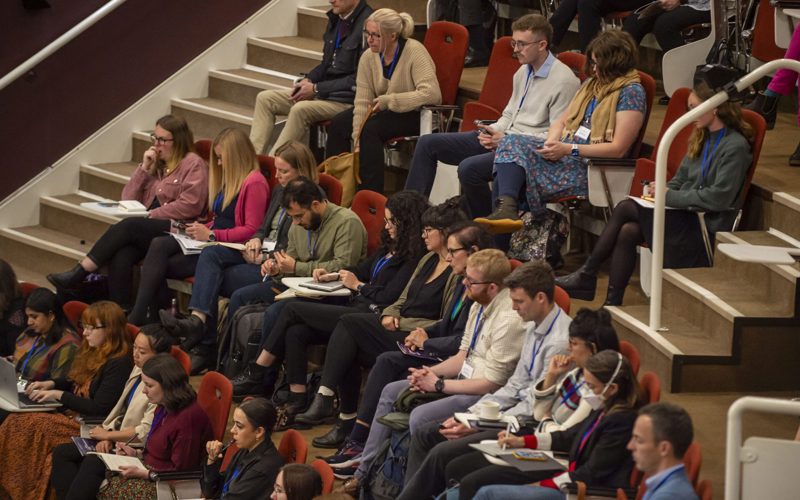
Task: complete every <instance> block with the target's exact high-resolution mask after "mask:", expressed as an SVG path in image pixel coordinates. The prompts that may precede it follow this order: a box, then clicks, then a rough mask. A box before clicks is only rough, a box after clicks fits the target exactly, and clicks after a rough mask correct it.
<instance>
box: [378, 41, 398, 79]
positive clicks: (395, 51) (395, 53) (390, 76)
mask: <svg viewBox="0 0 800 500" xmlns="http://www.w3.org/2000/svg"><path fill="white" fill-rule="evenodd" d="M399 53H400V41H399V40H398V41H397V47H395V49H394V57H393V58H392V64H391V66H389V77H388V78H387V80H391V79H392V75H393V74H394V67H395V65H396V64H397V54H399ZM380 58H381V67H383V54H382V53H381V54H380Z"/></svg>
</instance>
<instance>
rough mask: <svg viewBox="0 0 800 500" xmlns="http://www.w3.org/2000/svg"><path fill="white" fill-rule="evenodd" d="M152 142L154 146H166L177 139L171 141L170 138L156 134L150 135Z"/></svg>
mask: <svg viewBox="0 0 800 500" xmlns="http://www.w3.org/2000/svg"><path fill="white" fill-rule="evenodd" d="M150 140H151V141H152V142H153V144H166V143H168V142H174V141H175V139H170V138H169V137H160V136H157V135H156V134H150Z"/></svg>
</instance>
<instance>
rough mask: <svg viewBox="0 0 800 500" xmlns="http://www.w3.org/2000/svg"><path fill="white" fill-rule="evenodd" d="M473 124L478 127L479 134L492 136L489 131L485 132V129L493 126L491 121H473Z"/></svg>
mask: <svg viewBox="0 0 800 500" xmlns="http://www.w3.org/2000/svg"><path fill="white" fill-rule="evenodd" d="M473 123H474V124H475V126H476V127H478V130H479V131H480V132H481V133H483V134H489V135H491V134H492V133H491V132H490V131H489V130H487V127H488V126H490V125H493V124H494V121H493V120H475V121H474V122H473Z"/></svg>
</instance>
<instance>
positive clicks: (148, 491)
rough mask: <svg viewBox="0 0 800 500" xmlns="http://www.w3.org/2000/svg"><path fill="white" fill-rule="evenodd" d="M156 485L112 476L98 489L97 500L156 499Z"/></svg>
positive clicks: (144, 480)
mask: <svg viewBox="0 0 800 500" xmlns="http://www.w3.org/2000/svg"><path fill="white" fill-rule="evenodd" d="M156 496H157V495H156V483H154V482H152V481H149V480H147V479H125V478H124V477H122V476H113V477H112V478H111V479H109V480H108V482H107V483H106V484H105V485H104V486H103V487H102V488H100V491H99V492H98V493H97V498H98V500H116V499H119V498H124V499H125V500H151V499H155V498H156Z"/></svg>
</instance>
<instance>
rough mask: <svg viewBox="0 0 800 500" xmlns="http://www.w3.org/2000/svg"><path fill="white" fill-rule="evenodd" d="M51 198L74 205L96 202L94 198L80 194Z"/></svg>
mask: <svg viewBox="0 0 800 500" xmlns="http://www.w3.org/2000/svg"><path fill="white" fill-rule="evenodd" d="M51 198H55V199H57V200H61V201H64V202H67V203H72V204H73V205H80V204H81V203H84V202H87V201H95V200H93V199H92V198H89V197H87V196H83V195H81V194H79V193H68V194H58V195H55V196H51Z"/></svg>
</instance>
